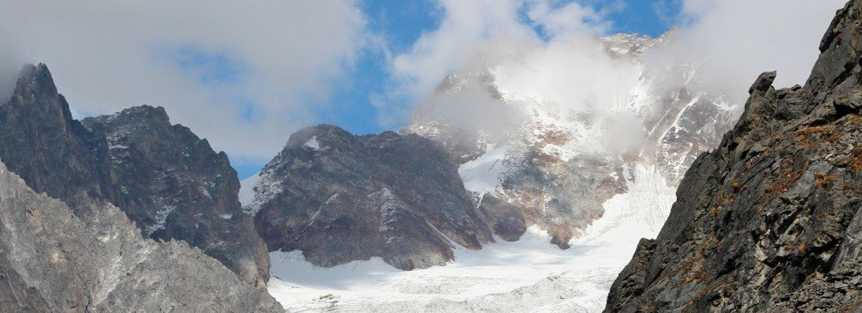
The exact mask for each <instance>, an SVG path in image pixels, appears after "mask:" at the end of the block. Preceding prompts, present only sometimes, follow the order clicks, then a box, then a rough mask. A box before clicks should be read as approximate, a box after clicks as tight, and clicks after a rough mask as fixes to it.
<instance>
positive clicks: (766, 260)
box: [605, 0, 862, 312]
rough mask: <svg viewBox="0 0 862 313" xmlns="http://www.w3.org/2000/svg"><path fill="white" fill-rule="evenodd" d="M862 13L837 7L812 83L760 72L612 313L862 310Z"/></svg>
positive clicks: (626, 279)
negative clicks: (861, 98)
mask: <svg viewBox="0 0 862 313" xmlns="http://www.w3.org/2000/svg"><path fill="white" fill-rule="evenodd" d="M860 13H862V1H859V0H853V1H851V2H850V3H848V5H847V6H846V7H845V8H844V9H843V10H841V11H839V13H838V15H837V17H836V18H835V21H833V23H832V25H831V26H830V29H829V30H828V32H827V35H826V36H825V37H824V40H823V42H822V43H821V51H822V54H821V56H820V59H819V60H818V62H817V64H816V65H815V68H814V70H813V71H812V75H811V77H810V78H809V80H808V83H807V84H806V86H805V87H803V88H793V89H784V90H774V89H772V88H770V87H769V85H771V82H770V81H771V80H773V79H774V76H773V75H772V74H771V73H767V74H765V75H762V76H761V77H760V78H759V79H758V81H757V82H756V83H755V84H754V87H752V90H751V91H752V93H751V98H750V99H749V101H748V103H747V104H746V112H745V113H744V114H743V116H742V118H741V119H740V121H739V123H738V124H737V125H736V127H735V128H734V129H733V130H732V131H731V132H730V133H728V134H727V135H725V137H724V139H723V141H722V144H721V146H720V147H719V148H718V149H717V150H715V151H713V152H711V153H708V154H704V155H702V156H701V157H699V158H698V159H697V161H695V162H694V164H693V165H692V167H691V169H689V171H688V172H687V173H686V175H685V177H684V179H683V181H682V183H681V184H680V188H679V190H678V191H677V198H678V201H677V202H676V203H675V204H674V206H673V208H672V211H671V214H670V217H669V218H668V220H667V222H666V223H665V225H664V227H663V228H662V230H661V232H660V234H659V236H658V238H657V239H656V240H655V242H654V243H653V244H644V243H642V244H641V245H640V246H639V247H638V250H637V252H636V253H635V255H634V258H633V259H632V261H631V263H629V265H628V266H627V267H626V269H625V270H624V271H623V272H622V273H621V274H620V276H619V277H618V278H617V280H616V281H615V282H614V284H613V286H612V288H611V292H610V296H609V297H608V304H607V308H606V309H605V311H606V312H806V311H811V312H859V311H860V310H862V302H860V299H862V284H860V281H862V280H860V277H862V272H860V271H859V269H858V265H859V264H860V262H862V256H860V253H859V251H860V248H862V242H860V241H859V238H860V236H862V234H860V230H862V228H860V227H859V225H860V224H859V223H860V220H862V217H860V216H862V211H860V207H862V184H860V181H862V180H860V177H862V149H860V148H859V147H862V117H860V116H859V114H858V113H859V111H858V110H857V109H856V108H857V107H858V105H857V104H856V103H857V102H858V101H857V98H858V95H857V94H856V93H858V89H859V87H860V81H862V80H860V78H862V74H860V71H858V70H855V69H854V68H857V67H859V65H858V64H859V61H860V59H862V57H860V55H859V54H858V53H857V52H856V51H858V49H857V48H848V46H850V45H851V44H855V43H858V42H860V39H862V26H860V23H859V22H860V19H862V14H860ZM783 107H794V108H799V109H798V110H797V109H794V110H793V114H777V113H776V112H781V108H783ZM776 109H777V110H776ZM786 112H789V111H786Z"/></svg>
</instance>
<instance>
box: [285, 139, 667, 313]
mask: <svg viewBox="0 0 862 313" xmlns="http://www.w3.org/2000/svg"><path fill="white" fill-rule="evenodd" d="M486 156H487V154H486ZM489 157H490V156H489ZM483 158H484V156H483ZM480 159H481V158H480ZM482 164H485V165H487V162H483V163H482ZM474 168H480V166H476V167H474ZM486 168H490V166H487V167H486ZM624 174H625V177H626V180H627V181H628V186H629V193H626V194H620V195H617V196H615V197H614V198H612V199H610V200H608V201H607V202H605V203H604V208H605V210H606V212H605V215H604V216H603V217H602V218H601V219H599V220H598V221H597V222H596V223H594V224H593V226H592V227H590V228H588V229H587V231H586V232H585V234H584V236H582V237H580V238H577V239H573V240H572V241H571V242H570V243H571V244H572V248H570V249H568V250H560V249H559V248H558V247H557V246H555V245H552V244H550V243H549V236H548V234H547V233H546V232H544V231H542V230H541V229H539V228H538V227H536V226H531V227H530V228H529V229H528V231H527V233H526V234H525V235H524V236H523V237H522V238H521V240H520V241H517V242H504V241H502V240H497V242H496V243H490V244H487V245H486V246H485V247H484V248H483V249H482V250H478V251H476V250H468V249H466V248H463V247H458V248H456V250H455V260H454V261H453V262H450V263H449V264H447V265H445V266H434V267H431V268H428V269H422V270H414V271H400V270H398V269H395V268H393V267H392V266H390V265H388V264H386V263H385V262H384V261H383V260H382V259H380V258H372V259H371V260H368V261H354V262H351V263H348V264H344V265H340V266H336V267H332V268H320V267H315V266H313V265H311V264H310V263H308V262H306V261H305V260H304V259H303V257H302V253H301V252H299V251H293V252H279V251H276V252H272V253H270V259H271V262H272V268H271V274H272V276H273V277H272V279H270V282H269V284H268V288H269V291H270V293H271V294H272V295H273V296H274V297H275V298H276V299H277V300H278V301H279V302H281V303H282V305H284V307H285V309H287V311H288V312H446V313H454V312H600V311H601V310H602V309H603V308H604V305H605V301H606V297H607V293H608V290H609V289H610V285H611V284H612V283H613V280H614V279H615V278H616V276H617V274H618V273H619V272H620V271H621V270H622V268H623V267H624V266H625V265H626V264H627V263H628V261H629V260H630V259H631V256H632V254H633V253H634V249H635V248H636V246H637V243H638V241H639V240H640V239H641V238H642V237H654V236H655V235H656V234H657V232H658V231H659V229H660V227H661V225H662V223H663V222H664V220H665V219H666V218H667V214H668V212H669V210H670V205H671V204H673V202H674V201H675V196H674V190H673V188H671V187H668V184H667V183H666V182H665V180H664V178H663V176H662V175H661V174H659V173H658V171H656V170H655V169H654V168H651V167H646V166H638V167H636V168H635V169H634V170H632V171H626V173H624Z"/></svg>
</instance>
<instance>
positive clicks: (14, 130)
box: [0, 64, 269, 287]
mask: <svg viewBox="0 0 862 313" xmlns="http://www.w3.org/2000/svg"><path fill="white" fill-rule="evenodd" d="M0 158H2V160H3V161H4V162H5V163H6V165H7V166H8V167H9V169H10V170H11V171H12V172H14V173H16V174H18V175H20V176H21V177H22V178H23V179H24V181H25V182H26V183H27V185H28V186H30V187H31V188H33V190H35V191H36V192H45V193H47V194H48V195H49V196H51V197H55V198H58V199H61V200H63V201H65V202H66V203H68V204H69V205H70V207H71V208H72V209H73V210H75V213H76V215H78V216H79V217H84V216H87V215H89V214H92V212H88V211H87V210H88V208H89V207H90V205H89V203H90V202H92V200H93V199H95V200H98V201H106V202H110V203H112V204H114V205H116V206H117V207H119V208H120V209H121V210H123V211H124V212H125V213H126V214H128V216H129V218H131V220H132V221H133V222H135V224H136V225H137V226H138V227H140V229H141V232H142V234H143V235H144V236H147V237H150V238H156V239H163V240H169V239H177V240H184V241H186V242H188V243H190V244H191V245H193V246H196V247H199V248H201V249H202V250H203V251H204V252H205V253H207V254H208V255H210V256H213V257H215V258H216V259H218V260H220V261H221V262H223V263H224V264H225V265H227V266H228V267H229V268H231V269H232V270H233V271H234V272H236V273H237V274H238V275H239V276H240V277H241V278H242V279H243V280H245V281H247V282H250V283H253V284H255V285H257V286H259V287H263V286H264V285H265V283H266V280H267V279H268V270H269V261H268V256H267V254H266V252H267V251H266V247H265V245H264V243H263V241H262V240H261V239H260V237H259V236H257V234H256V232H255V231H254V229H253V227H254V226H253V223H252V220H251V217H250V216H248V215H246V214H244V213H243V211H242V209H241V205H240V204H239V200H238V198H237V192H238V190H239V181H238V179H237V177H236V172H235V171H234V170H233V169H232V168H231V167H230V164H229V161H228V158H227V156H226V155H225V154H224V153H215V152H214V151H213V150H212V148H211V147H210V146H209V144H208V143H207V141H206V140H201V139H199V138H198V137H197V136H195V135H194V134H193V133H192V132H191V131H190V130H189V129H187V128H185V127H183V126H180V125H171V124H170V122H169V120H168V117H167V114H166V113H165V111H164V109H162V108H153V107H148V106H143V107H137V108H133V109H129V110H125V111H123V112H120V113H117V114H114V115H111V116H103V117H97V118H90V119H87V120H85V121H83V123H82V122H80V121H77V120H75V119H74V118H73V117H72V114H71V112H70V110H69V105H68V103H67V102H66V100H65V98H64V97H63V96H62V95H60V94H59V93H58V92H57V88H56V86H55V85H54V82H53V78H52V77H51V73H50V72H49V71H48V68H47V67H46V66H45V65H43V64H40V65H38V66H32V65H30V66H25V67H24V69H23V70H22V71H21V74H20V78H19V79H18V82H17V86H16V89H15V91H14V93H13V95H12V98H11V99H10V100H9V101H8V102H7V103H6V104H5V105H2V106H0Z"/></svg>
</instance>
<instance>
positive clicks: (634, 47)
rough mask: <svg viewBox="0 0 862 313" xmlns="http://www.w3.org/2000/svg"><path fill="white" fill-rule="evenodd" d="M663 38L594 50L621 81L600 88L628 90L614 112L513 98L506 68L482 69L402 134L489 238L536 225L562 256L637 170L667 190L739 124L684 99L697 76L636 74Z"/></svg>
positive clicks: (687, 70)
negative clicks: (445, 168)
mask: <svg viewBox="0 0 862 313" xmlns="http://www.w3.org/2000/svg"><path fill="white" fill-rule="evenodd" d="M673 36H674V34H673V32H671V33H670V34H667V35H665V36H662V38H655V39H653V38H649V37H640V36H636V35H626V34H620V35H614V36H611V37H606V38H601V39H600V40H597V41H596V42H595V44H596V46H597V47H599V48H603V49H600V50H599V49H597V50H598V51H600V52H597V53H596V55H592V57H593V59H595V60H596V61H598V62H601V61H605V62H608V63H612V64H615V66H614V71H617V72H619V73H616V74H618V75H620V79H619V80H620V82H614V83H613V84H614V86H613V87H611V86H602V88H606V89H607V88H610V89H613V88H627V89H625V90H620V91H619V92H620V93H621V94H625V95H626V96H625V97H619V96H616V98H614V100H613V101H615V102H611V101H610V100H608V99H601V100H602V101H605V100H607V101H606V102H600V103H592V102H591V101H598V100H596V99H593V98H590V97H589V96H587V95H591V94H593V93H601V92H597V91H595V90H588V91H585V92H584V94H587V95H575V96H576V97H582V98H583V99H582V98H577V99H572V100H571V101H572V102H577V103H559V102H558V100H559V99H554V98H552V97H550V96H549V97H548V98H542V97H543V96H545V95H536V94H526V95H524V94H520V93H519V92H523V90H518V87H520V86H514V88H515V90H507V89H506V87H513V86H505V80H506V77H505V75H506V66H509V64H508V63H504V64H502V65H493V64H492V65H482V66H480V67H479V68H473V67H470V68H467V69H466V70H464V71H463V72H460V73H456V74H455V75H451V76H450V77H448V78H446V79H445V80H444V81H443V82H442V83H441V84H440V85H439V86H438V88H437V90H436V91H435V94H434V96H432V97H431V99H430V100H428V101H426V102H425V103H423V104H422V105H421V106H420V107H419V108H418V109H417V111H416V113H415V114H414V115H413V120H412V123H411V124H410V125H408V126H407V127H405V128H404V129H403V130H402V132H404V133H413V134H418V135H421V136H424V137H427V138H431V139H433V140H437V141H440V142H442V143H443V145H444V147H445V148H446V149H447V151H449V153H450V155H451V157H452V159H453V160H454V161H455V162H456V164H458V165H459V166H460V168H459V172H460V174H461V176H462V177H463V179H464V181H465V185H466V186H467V189H469V190H470V191H472V192H474V194H475V197H476V202H477V204H478V206H479V208H480V210H481V211H482V212H483V213H484V214H485V215H486V218H487V220H488V221H489V223H490V224H491V225H492V226H493V228H494V230H495V234H496V235H498V236H500V237H501V238H502V239H504V240H510V241H513V240H517V239H518V238H519V237H520V236H521V235H522V234H523V233H524V230H525V229H526V228H525V226H524V225H527V226H530V225H537V226H539V227H540V228H541V229H543V230H546V231H548V232H549V233H550V235H551V241H552V242H553V243H554V244H556V245H558V246H560V247H561V248H568V247H569V242H570V240H571V239H573V238H579V237H581V236H582V235H584V233H585V231H586V230H588V228H589V227H590V225H591V224H593V222H594V221H596V220H598V219H600V218H602V217H603V216H604V213H605V212H604V208H603V203H605V201H607V200H609V199H611V198H613V197H614V196H615V195H618V194H621V193H626V192H627V191H628V186H627V181H632V180H636V179H638V178H637V177H634V176H633V175H634V172H635V169H636V168H637V166H644V167H647V168H650V169H653V168H654V170H655V171H658V172H659V173H661V174H662V177H663V178H664V179H665V180H666V183H667V184H668V185H669V186H675V185H676V183H678V182H679V181H680V179H681V178H682V174H683V173H684V171H685V169H687V168H688V166H689V165H691V163H692V162H694V159H695V158H696V157H697V155H698V154H699V153H701V152H704V151H708V150H709V149H713V148H714V147H716V146H717V145H718V143H719V142H720V141H721V135H722V134H724V133H725V132H726V131H728V130H729V129H730V127H731V126H732V123H733V121H735V120H736V118H737V117H738V116H739V110H735V109H733V106H731V105H728V104H727V103H726V100H725V97H722V95H720V94H710V93H708V92H706V91H701V90H699V89H697V88H692V86H695V85H696V82H697V76H698V74H699V73H698V71H697V69H696V67H694V66H689V65H687V64H685V63H682V62H679V63H678V64H673V65H672V66H669V67H667V68H658V66H652V65H647V64H645V61H644V56H643V55H644V54H645V53H647V52H649V51H650V50H651V49H660V48H661V47H662V46H663V45H664V44H665V42H667V41H668V40H672V37H673ZM588 43H590V42H589V41H585V42H584V43H583V44H588ZM495 58H496V56H495ZM513 58H514V60H515V61H512V62H510V63H515V64H521V63H523V62H527V61H528V57H523V56H520V55H516V56H513ZM491 59H494V58H491ZM525 59H526V60H525ZM501 68H503V69H501ZM516 69H518V68H517V66H516ZM530 70H532V69H530ZM528 73H532V72H528ZM536 73H539V72H536ZM522 75H524V74H522ZM584 75H588V74H584ZM596 75H608V73H596ZM521 79H524V78H523V77H521ZM545 79H547V78H545ZM626 80H628V81H626ZM525 81H527V82H528V81H530V80H526V79H525ZM572 84H576V83H572ZM527 85H529V83H527ZM563 85H564V84H563ZM563 85H560V86H563ZM609 85H610V84H609ZM617 85H619V86H617ZM572 87H573V88H583V87H578V86H572ZM528 91H529V90H528ZM597 98H600V97H597ZM465 111H466V113H464V112H465ZM638 126H641V127H638ZM657 227H658V225H657Z"/></svg>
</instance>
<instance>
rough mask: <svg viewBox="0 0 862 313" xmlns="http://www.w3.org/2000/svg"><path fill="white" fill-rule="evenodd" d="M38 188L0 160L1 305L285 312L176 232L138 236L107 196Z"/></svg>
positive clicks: (9, 308)
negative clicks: (65, 198)
mask: <svg viewBox="0 0 862 313" xmlns="http://www.w3.org/2000/svg"><path fill="white" fill-rule="evenodd" d="M78 205H79V206H80V208H81V209H83V210H86V211H87V212H88V214H87V215H84V216H81V215H77V214H75V212H73V211H72V210H71V209H70V208H69V207H68V206H67V205H66V204H65V203H64V202H62V201H59V200H56V199H52V198H49V197H48V196H47V195H45V194H44V193H42V194H37V193H36V192H34V191H33V190H31V189H30V188H29V187H27V185H25V183H24V181H23V180H21V179H20V178H19V177H18V176H16V175H15V174H13V173H11V172H9V171H8V170H7V169H6V166H5V165H4V164H2V163H0V273H2V275H0V312H169V311H182V312H284V310H283V309H282V308H281V307H280V305H278V303H276V302H275V300H274V299H273V298H272V297H271V296H270V295H269V294H267V292H266V291H265V290H262V289H259V288H254V287H253V286H251V285H249V284H247V283H245V282H243V281H241V280H240V279H239V278H238V277H237V276H236V275H235V274H233V273H231V272H230V271H229V270H228V269H227V268H225V267H224V266H222V265H221V264H220V263H219V262H218V261H217V260H215V259H212V258H210V257H208V256H206V255H204V254H203V253H202V252H201V250H198V249H196V248H192V247H189V246H188V245H187V244H185V243H184V242H180V241H170V242H159V243H157V242H155V241H153V240H150V239H144V238H142V237H141V234H140V231H139V230H138V229H137V228H136V227H135V225H134V224H133V223H132V221H130V220H129V219H128V218H127V217H126V214H124V213H123V212H122V211H120V210H119V209H117V208H116V207H114V206H113V205H110V204H102V203H99V202H96V201H92V200H89V201H85V200H82V201H79V202H78Z"/></svg>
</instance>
